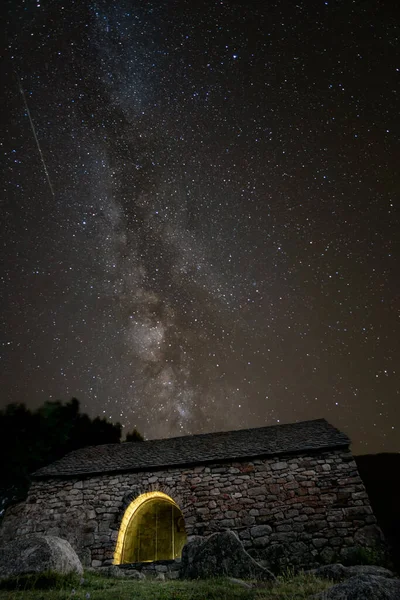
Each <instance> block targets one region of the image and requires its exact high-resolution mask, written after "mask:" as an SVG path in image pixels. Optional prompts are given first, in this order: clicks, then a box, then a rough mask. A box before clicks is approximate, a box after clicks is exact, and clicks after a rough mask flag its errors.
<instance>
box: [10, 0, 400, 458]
mask: <svg viewBox="0 0 400 600" xmlns="http://www.w3.org/2000/svg"><path fill="white" fill-rule="evenodd" d="M3 10H4V11H5V16H4V18H3V19H2V22H3V23H4V24H5V25H4V33H5V35H4V36H3V38H4V39H5V48H6V51H5V53H4V54H3V58H2V63H1V72H2V77H3V82H4V85H3V88H2V91H1V95H2V106H3V110H2V116H1V140H2V141H1V147H0V152H1V157H2V169H1V173H2V185H1V188H0V189H1V197H2V211H1V218H2V232H3V235H2V253H1V256H2V258H1V287H2V293H1V297H2V310H1V312H0V315H1V329H2V340H3V342H2V352H1V364H2V368H1V389H2V404H3V405H6V404H8V403H10V402H24V403H26V404H27V405H28V406H30V407H36V406H38V405H40V404H42V403H43V402H44V401H46V400H49V399H52V400H55V399H63V400H68V399H69V398H70V397H72V396H75V397H77V398H79V399H80V400H81V403H82V409H83V410H84V411H86V412H88V413H89V414H90V415H92V416H94V415H101V416H104V415H105V416H107V417H108V418H110V419H112V420H114V421H120V422H121V423H122V424H123V425H124V427H125V428H126V430H130V429H132V428H133V427H134V426H136V427H137V428H138V429H139V430H140V431H141V432H142V433H143V434H144V435H145V436H146V437H147V438H154V437H170V436H175V435H180V434H187V433H200V432H208V431H215V430H221V429H237V428H246V427H256V426H262V425H265V424H276V423H284V422H293V421H296V420H305V419H313V418H319V417H325V418H326V419H327V420H328V421H330V422H332V423H333V424H334V425H336V426H337V427H339V428H340V429H341V430H343V431H345V432H346V433H347V434H348V435H349V436H350V437H351V438H352V440H353V451H354V452H356V453H365V452H378V451H400V433H399V432H400V418H399V410H398V406H399V403H400V381H399V358H400V343H399V339H400V328H399V316H400V304H399V299H400V268H399V263H400V249H399V238H400V233H399V231H400V230H399V225H400V219H399V184H400V174H399V173H400V172H399V168H398V165H399V164H400V163H399V158H400V157H399V129H400V128H399V124H400V121H399V117H398V109H399V94H400V86H399V80H400V53H399V41H400V25H399V23H400V19H399V17H400V15H399V14H398V13H399V11H398V9H396V8H395V7H394V6H393V5H392V3H389V2H385V1H382V2H379V3H376V4H371V3H366V2H363V1H361V0H359V1H356V0H354V1H352V2H346V3H343V2H339V1H316V0H313V1H312V2H311V3H310V2H307V3H301V2H300V3H297V4H294V3H292V2H288V1H286V0H283V1H282V2H276V3H269V2H268V3H254V4H253V3H249V2H241V1H239V2H227V1H226V2H224V1H214V2H211V1H207V2H203V3H194V2H190V1H189V0H171V1H168V2H161V1H154V2H153V1H147V0H146V1H145V0H141V1H135V0H129V1H128V0H121V1H119V2H110V1H105V0H100V1H98V2H85V1H82V2H81V1H79V2H78V1H75V2H74V1H73V0H72V1H70V2H68V3H65V4H64V3H63V2H62V1H61V0H49V1H43V2H39V0H37V1H31V0H25V1H23V0H18V1H17V2H15V1H14V0H13V1H12V2H11V1H9V2H8V3H6V6H5V8H4V9H3ZM19 82H20V87H21V88H22V91H21V89H20V87H19ZM27 107H28V109H29V114H30V116H29V115H28V113H27ZM30 118H31V121H32V122H30ZM35 136H36V138H37V143H36V141H35ZM46 172H47V175H46Z"/></svg>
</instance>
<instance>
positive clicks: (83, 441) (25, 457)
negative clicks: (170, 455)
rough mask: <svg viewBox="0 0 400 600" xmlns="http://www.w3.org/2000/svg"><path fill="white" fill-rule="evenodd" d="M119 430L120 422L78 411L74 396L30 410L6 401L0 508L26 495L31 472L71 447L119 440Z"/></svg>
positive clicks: (0, 428)
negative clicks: (62, 401) (7, 403)
mask: <svg viewBox="0 0 400 600" xmlns="http://www.w3.org/2000/svg"><path fill="white" fill-rule="evenodd" d="M121 431H122V428H121V425H120V424H119V423H116V424H113V423H110V422H109V421H107V420H106V419H100V418H98V417H96V418H95V419H93V420H92V419H90V418H89V417H88V416H87V415H86V414H81V413H80V405H79V401H78V400H77V399H76V398H72V400H70V401H69V402H67V403H66V404H62V403H61V402H59V401H57V402H45V403H44V405H43V406H41V407H40V408H38V409H37V410H35V411H33V412H32V411H30V410H29V409H27V408H26V407H25V406H24V404H10V405H8V406H7V407H6V408H5V409H4V410H1V411H0V453H1V454H0V456H1V465H0V503H1V507H0V509H1V511H4V509H5V508H6V507H7V506H8V505H10V504H13V503H15V502H18V501H20V500H22V499H23V498H24V497H25V495H26V492H27V490H28V488H29V485H30V481H31V479H30V475H31V473H33V472H34V471H36V470H37V469H40V468H41V467H43V466H45V465H46V464H49V463H51V462H53V461H55V460H57V459H59V458H61V457H62V456H64V454H66V453H67V452H70V451H71V450H76V449H78V448H83V447H85V446H95V445H98V444H115V443H119V441H120V438H121ZM138 435H140V434H138ZM0 514H1V513H0Z"/></svg>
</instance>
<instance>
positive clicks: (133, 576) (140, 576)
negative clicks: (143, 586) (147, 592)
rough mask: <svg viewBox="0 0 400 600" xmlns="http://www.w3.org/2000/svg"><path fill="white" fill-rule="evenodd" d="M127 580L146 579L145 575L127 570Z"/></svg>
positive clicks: (133, 570)
mask: <svg viewBox="0 0 400 600" xmlns="http://www.w3.org/2000/svg"><path fill="white" fill-rule="evenodd" d="M126 578H127V579H136V580H137V581H144V580H145V579H146V575H145V574H144V573H141V572H140V571H136V570H135V569H132V570H129V571H128V574H127V575H126Z"/></svg>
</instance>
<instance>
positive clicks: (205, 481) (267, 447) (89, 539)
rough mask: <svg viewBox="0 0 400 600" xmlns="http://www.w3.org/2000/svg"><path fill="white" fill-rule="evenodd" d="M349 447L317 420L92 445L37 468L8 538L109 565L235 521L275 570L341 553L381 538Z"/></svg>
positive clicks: (154, 555)
mask: <svg viewBox="0 0 400 600" xmlns="http://www.w3.org/2000/svg"><path fill="white" fill-rule="evenodd" d="M349 445H350V440H349V439H348V437H347V436H346V435H344V434H343V433H341V432H340V431H338V430H337V429H335V428H334V427H333V426H332V425H330V424H329V423H327V422H326V421H325V420H324V419H319V420H315V421H305V422H301V423H294V424H289V425H276V426H272V427H261V428H257V429H247V430H239V431H229V432H222V433H210V434H203V435H194V436H186V437H179V438H172V439H162V440H151V441H147V442H135V443H122V444H111V445H104V446H94V447H88V448H83V449H81V450H77V451H75V452H72V453H70V454H68V455H67V456H65V457H64V458H62V459H61V460H59V461H57V462H55V463H53V464H51V465H49V466H47V467H45V468H43V469H41V470H39V471H37V472H36V473H35V474H34V476H33V483H32V485H31V488H30V491H29V495H28V498H27V500H26V501H25V502H24V503H22V504H19V505H17V506H15V507H13V508H12V509H10V510H9V511H8V512H7V514H6V516H5V519H4V522H3V525H2V529H1V532H0V537H1V539H2V541H9V540H10V539H12V538H13V537H16V536H17V537H18V536H23V535H26V534H30V533H34V532H38V533H39V532H40V533H46V534H49V535H56V536H60V537H62V538H65V539H67V540H68V541H69V542H70V543H71V545H72V546H73V547H74V548H75V550H76V551H77V553H78V555H79V557H80V558H81V560H82V562H83V564H84V565H86V566H93V567H101V566H105V565H109V564H113V563H114V564H123V563H136V562H149V561H158V560H165V559H175V558H177V557H179V556H180V554H181V551H182V547H183V545H184V544H185V543H186V541H187V539H188V538H189V539H190V538H191V537H192V536H203V537H204V536H208V535H210V534H211V533H214V532H216V531H224V530H226V529H230V530H232V531H235V532H236V533H237V535H238V536H239V538H240V539H241V541H242V542H243V544H244V546H245V548H246V549H247V550H248V552H249V553H250V554H251V555H252V556H253V557H255V558H257V559H264V560H266V561H268V563H269V564H270V565H271V566H274V567H275V568H280V567H283V566H286V565H292V566H294V567H310V566H314V565H317V564H319V563H326V562H332V561H333V560H337V559H338V558H343V557H344V556H345V555H346V554H349V553H351V552H357V551H358V549H359V548H360V547H365V546H366V545H367V546H374V545H375V546H376V545H378V546H381V544H382V539H381V533H380V530H379V529H378V527H377V526H376V519H375V517H374V515H373V514H372V510H371V507H370V503H369V500H368V496H367V494H366V492H365V488H364V485H363V483H362V481H361V479H360V476H359V474H358V471H357V467H356V464H355V462H354V460H353V457H352V454H351V452H350V450H349Z"/></svg>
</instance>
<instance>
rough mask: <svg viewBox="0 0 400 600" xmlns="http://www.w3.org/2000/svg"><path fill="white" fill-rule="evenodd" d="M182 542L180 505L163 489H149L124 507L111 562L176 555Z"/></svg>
mask: <svg viewBox="0 0 400 600" xmlns="http://www.w3.org/2000/svg"><path fill="white" fill-rule="evenodd" d="M185 543H186V531H185V523H184V520H183V516H182V513H181V511H180V509H179V506H178V505H177V504H176V502H174V500H172V498H170V497H169V496H167V494H164V493H163V492H148V493H147V494H142V495H141V496H139V497H138V498H136V500H133V502H131V503H130V505H129V506H128V508H127V509H126V511H125V514H124V516H123V518H122V521H121V526H120V528H119V533H118V540H117V545H116V548H115V552H114V564H115V565H120V564H124V563H134V562H152V561H154V560H165V559H174V558H178V557H180V555H181V553H182V548H183V546H184V545H185Z"/></svg>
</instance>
